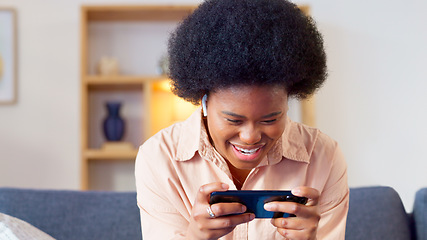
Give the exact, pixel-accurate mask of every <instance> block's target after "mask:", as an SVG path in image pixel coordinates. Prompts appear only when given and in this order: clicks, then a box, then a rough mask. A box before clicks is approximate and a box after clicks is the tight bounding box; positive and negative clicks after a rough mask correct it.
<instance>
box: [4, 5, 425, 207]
mask: <svg viewBox="0 0 427 240" xmlns="http://www.w3.org/2000/svg"><path fill="white" fill-rule="evenodd" d="M120 2H121V1H118V0H116V1H112V0H108V1H95V0H92V1H83V0H73V1H72V0H68V1H55V0H33V1H32V0H0V7H6V6H11V7H14V8H16V10H17V14H18V35H19V36H18V38H19V40H18V67H19V76H18V78H19V79H18V93H19V96H18V102H17V104H15V105H11V106H0V186H13V187H34V188H54V189H78V188H79V179H80V175H79V174H80V173H79V170H80V160H79V154H80V153H79V143H80V136H79V129H80V116H79V107H80V97H79V94H80V92H79V91H80V90H79V81H80V79H79V71H80V69H79V61H80V43H79V34H80V22H79V11H80V6H81V5H82V4H104V3H120ZM199 2H200V1H199V0H188V1H155V0H152V1H148V0H139V1H137V0H134V1H127V2H126V3H138V4H144V3H149V4H153V3H154V4H168V3H177V4H178V3H199ZM295 2H296V3H300V4H303V3H306V4H309V5H310V6H311V12H312V15H313V16H314V18H315V19H316V21H317V22H318V24H319V28H320V30H321V31H322V32H323V34H324V38H325V44H326V48H327V53H328V61H329V69H330V74H329V79H328V81H327V83H326V85H325V86H324V88H323V89H322V90H321V91H320V92H319V94H318V97H317V116H318V126H319V128H320V129H321V130H322V131H324V132H325V133H327V134H329V135H330V136H332V137H333V138H335V139H336V140H338V141H339V143H340V144H341V147H342V149H343V151H344V153H345V155H346V157H347V162H348V166H349V184H350V186H367V185H388V186H392V187H394V188H395V189H396V190H397V191H398V192H399V193H400V195H401V197H402V199H403V200H404V203H405V206H406V207H407V210H408V211H410V210H411V209H412V201H413V199H414V194H415V192H416V190H417V189H419V188H421V187H423V186H426V185H427V175H426V174H424V172H425V170H424V169H426V167H427V162H426V161H424V159H425V157H424V151H423V150H424V149H423V143H425V142H426V141H425V140H424V141H423V140H422V138H423V137H424V136H426V135H427V127H426V124H425V123H426V122H427V107H426V102H427V95H426V94H423V92H422V91H423V90H424V89H426V88H427V83H426V81H425V80H426V77H427V67H426V63H427V59H426V58H427V47H426V43H427V26H426V23H427V15H426V14H425V9H427V2H425V1H422V0H409V1H397V0H391V1H390V0H389V1H386V0H377V1H370V2H369V4H366V3H365V2H366V1H358V0H348V1H339V0H306V1H302V0H301V1H300V0H298V1H295Z"/></svg>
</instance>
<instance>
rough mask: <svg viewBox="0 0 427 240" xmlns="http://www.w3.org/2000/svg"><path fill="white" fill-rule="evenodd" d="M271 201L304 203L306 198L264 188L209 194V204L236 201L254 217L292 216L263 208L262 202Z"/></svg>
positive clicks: (289, 192)
mask: <svg viewBox="0 0 427 240" xmlns="http://www.w3.org/2000/svg"><path fill="white" fill-rule="evenodd" d="M273 201H287V202H296V203H300V204H306V203H307V198H305V197H297V196H295V195H293V194H292V193H291V191H266V190H252V191H247V190H228V191H225V192H213V193H211V196H210V201H209V203H210V204H215V203H220V202H223V203H224V202H225V203H227V202H238V203H241V204H243V205H245V206H246V208H247V210H246V212H250V213H254V214H255V217H256V218H281V217H292V216H293V215H292V214H288V213H281V212H270V211H267V210H265V209H264V204H266V203H268V202H273Z"/></svg>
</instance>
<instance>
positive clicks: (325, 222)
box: [317, 146, 349, 240]
mask: <svg viewBox="0 0 427 240" xmlns="http://www.w3.org/2000/svg"><path fill="white" fill-rule="evenodd" d="M348 204H349V188H348V183H347V165H346V162H345V160H344V156H343V154H342V152H341V150H340V148H339V147H338V146H337V147H336V149H335V153H334V154H333V159H332V165H331V171H330V174H329V177H328V179H327V182H326V185H325V188H324V190H323V192H322V194H321V199H320V201H319V208H320V212H321V218H320V222H319V228H318V233H317V239H319V240H320V239H322V240H344V239H345V228H346V221H347V212H348Z"/></svg>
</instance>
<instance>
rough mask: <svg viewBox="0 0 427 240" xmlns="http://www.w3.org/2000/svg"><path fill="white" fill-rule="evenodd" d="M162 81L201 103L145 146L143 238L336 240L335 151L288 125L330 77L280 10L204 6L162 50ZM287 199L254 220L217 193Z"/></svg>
mask: <svg viewBox="0 0 427 240" xmlns="http://www.w3.org/2000/svg"><path fill="white" fill-rule="evenodd" d="M169 57H170V77H171V79H172V85H173V91H174V93H175V94H177V95H178V96H180V97H181V98H183V99H185V100H187V101H190V102H192V103H195V104H200V103H201V105H202V108H200V109H199V110H198V111H196V112H195V113H194V114H193V115H192V116H191V117H189V118H188V119H187V120H186V121H184V122H182V123H177V124H174V125H172V126H170V127H169V128H166V129H164V130H162V131H160V132H159V133H157V134H156V135H155V136H153V137H152V138H150V139H149V140H147V141H146V142H145V143H144V144H143V145H142V146H141V148H140V151H139V153H138V156H137V162H136V185H137V193H138V197H137V200H138V205H139V207H140V210H141V220H142V225H143V232H144V234H143V235H144V236H143V237H144V239H218V238H220V239H284V238H285V239H334V240H336V239H344V233H345V223H346V217H347V210H348V194H349V190H348V186H347V170H346V164H345V161H344V157H343V155H342V153H341V151H340V149H339V147H338V145H337V143H336V142H335V141H334V140H332V139H331V138H329V137H328V136H326V135H325V134H323V133H321V132H320V131H319V130H317V129H314V128H310V127H307V126H304V125H302V124H299V123H295V122H292V121H291V120H290V119H289V118H288V117H287V111H288V99H289V98H290V97H296V98H299V99H302V98H305V97H307V96H309V95H310V94H312V93H313V92H314V91H316V90H317V89H318V88H320V86H321V85H322V83H323V82H324V80H325V78H326V56H325V53H324V49H323V41H322V37H321V35H320V34H319V32H318V31H317V29H316V27H315V24H314V22H313V20H312V19H311V18H309V17H306V16H305V15H304V14H303V13H302V12H301V11H300V10H299V9H298V8H297V7H296V6H295V5H294V4H292V3H289V2H287V1H286V0H208V1H206V2H204V3H203V4H201V5H200V6H199V8H198V9H197V10H196V11H195V12H194V13H193V14H192V15H190V16H189V17H188V18H187V19H185V20H184V21H183V22H182V23H181V24H180V26H179V27H178V28H177V30H176V31H175V32H174V33H173V34H172V36H171V38H170V41H169ZM227 189H234V190H236V189H237V190H289V189H291V190H292V193H293V194H294V195H297V196H301V197H306V198H308V202H307V204H306V205H302V204H297V203H292V202H273V203H270V204H266V205H265V206H264V207H265V209H266V210H269V211H274V212H286V213H289V214H294V215H295V217H289V218H274V219H254V216H253V214H251V213H245V211H246V208H245V206H243V205H242V204H239V203H217V204H212V205H210V204H209V195H210V193H212V192H213V191H225V190H227Z"/></svg>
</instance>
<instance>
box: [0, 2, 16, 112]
mask: <svg viewBox="0 0 427 240" xmlns="http://www.w3.org/2000/svg"><path fill="white" fill-rule="evenodd" d="M16 45H17V40H16V11H15V10H14V9H11V8H0V104H11V103H15V102H16V95H17V89H16V86H17V84H16V78H17V77H16V74H17V71H16V69H17V67H16V63H17V61H16V57H17V56H16V55H17V54H16Z"/></svg>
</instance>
